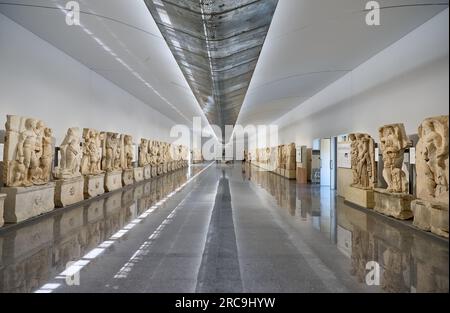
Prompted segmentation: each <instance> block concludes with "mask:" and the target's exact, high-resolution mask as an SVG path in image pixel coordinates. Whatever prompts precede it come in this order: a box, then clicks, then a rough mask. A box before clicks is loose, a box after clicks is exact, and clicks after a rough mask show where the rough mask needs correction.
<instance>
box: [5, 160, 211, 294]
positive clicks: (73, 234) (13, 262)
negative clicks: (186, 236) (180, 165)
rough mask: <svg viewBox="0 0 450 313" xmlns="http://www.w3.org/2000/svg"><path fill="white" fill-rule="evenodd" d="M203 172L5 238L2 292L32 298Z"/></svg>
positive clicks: (163, 180) (63, 213)
mask: <svg viewBox="0 0 450 313" xmlns="http://www.w3.org/2000/svg"><path fill="white" fill-rule="evenodd" d="M201 169H202V167H193V168H190V169H181V170H178V171H176V172H173V173H170V174H167V175H165V176H162V177H158V178H155V179H152V180H151V181H148V182H144V183H142V184H140V185H137V186H135V187H133V188H128V189H124V190H123V191H118V192H114V193H111V194H110V195H108V196H107V197H105V198H102V199H98V200H93V201H90V202H88V203H87V204H85V205H81V206H79V207H75V208H73V209H68V210H64V209H61V210H58V211H55V212H54V213H53V214H51V215H49V216H42V217H41V218H38V219H36V220H35V221H33V222H31V223H27V224H24V225H16V226H14V227H13V228H10V229H4V230H2V232H1V233H0V292H33V291H35V290H36V289H38V288H40V287H41V286H42V285H44V284H45V283H46V282H48V281H49V279H51V278H52V277H54V276H55V275H57V274H59V273H61V272H62V271H64V270H65V269H66V266H67V264H68V262H71V261H76V260H79V259H80V258H81V257H82V256H84V255H86V254H87V253H88V252H90V251H91V250H93V249H95V248H96V247H97V246H99V245H100V244H101V243H102V242H104V241H105V240H108V238H110V237H111V236H112V235H113V234H115V233H116V232H118V231H119V230H120V229H122V227H124V225H126V224H127V223H128V222H130V221H131V220H133V219H135V218H136V217H137V216H139V215H140V214H141V213H142V212H144V211H146V210H147V209H149V208H150V207H152V206H153V205H154V204H155V203H157V202H158V201H160V200H161V199H163V198H164V197H165V196H166V195H168V194H169V193H171V192H173V191H174V190H175V189H177V188H178V187H179V186H181V185H182V184H184V183H185V182H186V181H187V180H188V178H189V177H192V176H193V175H195V174H196V173H197V172H199V171H200V170H201Z"/></svg>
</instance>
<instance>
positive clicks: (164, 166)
mask: <svg viewBox="0 0 450 313" xmlns="http://www.w3.org/2000/svg"><path fill="white" fill-rule="evenodd" d="M167 169H168V164H167V163H164V164H163V173H164V174H166V173H167Z"/></svg>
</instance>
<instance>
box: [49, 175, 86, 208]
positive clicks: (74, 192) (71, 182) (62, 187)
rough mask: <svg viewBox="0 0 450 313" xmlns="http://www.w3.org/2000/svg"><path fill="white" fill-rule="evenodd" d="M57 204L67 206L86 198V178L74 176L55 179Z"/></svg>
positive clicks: (57, 205) (59, 206)
mask: <svg viewBox="0 0 450 313" xmlns="http://www.w3.org/2000/svg"><path fill="white" fill-rule="evenodd" d="M55 186H56V187H55V205H56V207H58V208H61V207H65V206H67V205H71V204H74V203H77V202H80V201H83V200H84V179H83V177H81V176H79V177H73V178H66V179H58V180H56V181H55Z"/></svg>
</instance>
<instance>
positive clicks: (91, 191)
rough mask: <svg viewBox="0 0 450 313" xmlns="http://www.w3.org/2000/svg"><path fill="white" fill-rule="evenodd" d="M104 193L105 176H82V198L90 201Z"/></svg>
mask: <svg viewBox="0 0 450 313" xmlns="http://www.w3.org/2000/svg"><path fill="white" fill-rule="evenodd" d="M104 193H105V174H98V175H86V176H84V198H85V199H90V198H94V197H97V196H99V195H102V194H104Z"/></svg>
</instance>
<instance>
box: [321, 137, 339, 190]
mask: <svg viewBox="0 0 450 313" xmlns="http://www.w3.org/2000/svg"><path fill="white" fill-rule="evenodd" d="M336 153H337V138H336V137H331V138H322V139H320V185H321V186H328V187H330V189H332V190H334V189H336V176H337V175H336Z"/></svg>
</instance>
